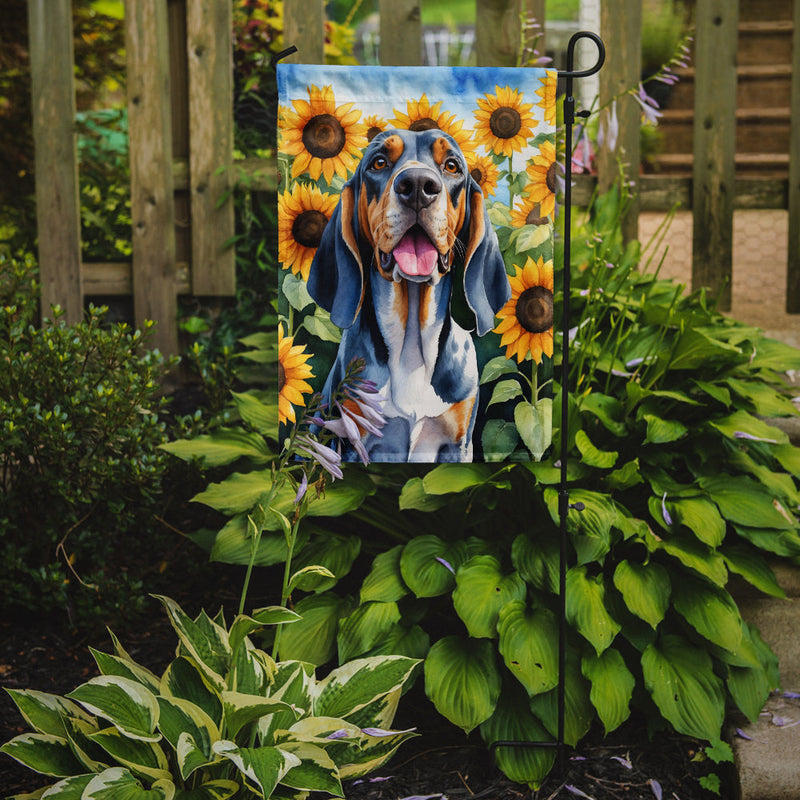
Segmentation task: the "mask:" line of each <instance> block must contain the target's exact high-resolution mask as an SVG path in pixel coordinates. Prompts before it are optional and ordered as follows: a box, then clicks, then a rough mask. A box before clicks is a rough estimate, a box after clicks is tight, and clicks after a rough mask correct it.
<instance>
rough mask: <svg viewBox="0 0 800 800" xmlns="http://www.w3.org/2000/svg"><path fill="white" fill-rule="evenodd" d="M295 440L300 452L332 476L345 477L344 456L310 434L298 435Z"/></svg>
mask: <svg viewBox="0 0 800 800" xmlns="http://www.w3.org/2000/svg"><path fill="white" fill-rule="evenodd" d="M294 442H295V447H297V449H298V450H300V452H302V453H305V454H306V455H307V456H308V457H309V458H312V459H313V460H314V461H316V462H317V464H319V465H320V466H321V467H322V468H323V469H324V470H325V471H326V472H328V473H330V475H331V476H332V477H334V478H343V477H344V474H343V473H342V468H341V463H342V457H341V456H340V455H339V454H338V453H337V452H336V451H335V450H332V449H331V448H330V447H326V446H325V445H324V444H320V443H319V442H318V441H316V440H315V439H312V438H311V437H310V436H298V437H297V438H296V439H295V440H294Z"/></svg>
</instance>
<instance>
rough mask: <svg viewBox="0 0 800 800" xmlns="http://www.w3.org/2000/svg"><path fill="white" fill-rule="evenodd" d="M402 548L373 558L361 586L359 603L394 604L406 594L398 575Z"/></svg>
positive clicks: (400, 576) (401, 578)
mask: <svg viewBox="0 0 800 800" xmlns="http://www.w3.org/2000/svg"><path fill="white" fill-rule="evenodd" d="M402 552H403V546H402V545H400V544H399V545H397V546H396V547H393V548H392V549H391V550H386V551H385V552H383V553H381V554H380V555H378V556H376V557H375V560H374V561H373V562H372V569H371V570H370V573H369V575H367V577H366V578H364V583H362V584H361V602H362V603H367V602H369V601H371V600H379V601H382V602H384V603H391V602H396V601H397V600H399V599H400V598H401V597H405V596H406V595H407V594H408V587H407V586H406V585H405V583H404V582H403V576H402V574H401V573H400V555H401V553H402Z"/></svg>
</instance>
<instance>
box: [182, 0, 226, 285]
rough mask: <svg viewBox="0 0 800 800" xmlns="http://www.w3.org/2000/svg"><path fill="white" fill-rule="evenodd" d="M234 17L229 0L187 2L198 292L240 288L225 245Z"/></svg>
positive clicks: (194, 274) (194, 254)
mask: <svg viewBox="0 0 800 800" xmlns="http://www.w3.org/2000/svg"><path fill="white" fill-rule="evenodd" d="M232 17H233V14H232V6H231V3H230V0H189V2H188V4H187V7H186V23H187V53H188V59H189V120H190V122H189V143H190V155H189V181H190V187H191V208H192V292H193V294H196V295H232V294H235V293H236V269H235V253H234V250H233V248H232V247H231V246H230V245H227V246H226V242H228V241H229V240H230V239H231V237H232V236H233V232H234V216H233V193H232V188H233V187H232V182H233V176H232V174H231V166H232V163H233V42H232V37H233V33H232V28H233V19H232ZM222 198H226V199H224V200H223V199H222ZM220 201H222V202H220Z"/></svg>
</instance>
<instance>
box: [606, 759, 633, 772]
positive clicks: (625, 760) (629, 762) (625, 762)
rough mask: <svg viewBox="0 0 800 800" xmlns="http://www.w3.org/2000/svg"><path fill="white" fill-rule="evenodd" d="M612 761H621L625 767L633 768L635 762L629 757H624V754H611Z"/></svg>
mask: <svg viewBox="0 0 800 800" xmlns="http://www.w3.org/2000/svg"><path fill="white" fill-rule="evenodd" d="M611 760H612V761H619V763H620V764H622V766H623V767H625V769H633V764H632V763H631V761H630V759H629V758H623V757H622V756H611Z"/></svg>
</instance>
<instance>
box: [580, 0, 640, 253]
mask: <svg viewBox="0 0 800 800" xmlns="http://www.w3.org/2000/svg"><path fill="white" fill-rule="evenodd" d="M600 30H601V33H602V36H603V40H604V43H605V47H606V53H607V58H606V62H605V65H604V67H603V69H602V70H600V76H599V77H600V107H601V108H604V107H605V106H606V105H607V104H608V103H611V102H612V100H614V99H615V98H617V99H616V112H617V119H618V121H619V133H618V135H617V139H616V142H615V143H614V142H609V137H608V136H606V140H605V142H604V146H603V147H602V148H601V149H600V152H599V154H598V166H597V171H598V180H599V186H600V190H601V191H606V190H608V189H609V188H610V187H611V186H612V185H613V183H614V181H615V180H616V179H617V177H618V175H619V167H618V162H619V161H622V163H623V172H624V178H625V180H626V181H627V182H629V183H630V184H632V191H633V199H632V201H631V204H630V207H629V208H628V212H627V214H626V215H625V217H624V219H623V220H622V235H623V237H624V239H625V240H626V241H630V240H631V239H636V238H637V237H638V235H639V208H640V201H639V191H638V190H639V162H640V160H641V144H640V138H639V127H640V124H641V107H640V106H639V104H638V103H637V101H636V100H635V99H634V98H633V97H631V95H630V94H627V92H628V90H629V89H630V88H631V87H635V86H637V84H638V83H639V80H640V78H641V63H642V54H641V44H640V42H641V36H642V4H641V3H640V2H639V0H607V1H606V2H604V3H602V4H601V8H600ZM588 46H589V47H591V45H588ZM610 111H611V107H609V108H604V110H603V112H602V114H603V116H602V117H601V125H604V126H606V130H608V124H609V118H610V114H609V112H610ZM611 143H613V144H615V147H614V148H613V149H610V148H609V144H611Z"/></svg>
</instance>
